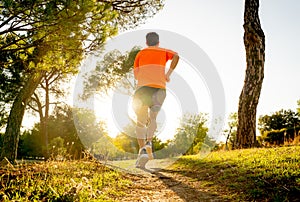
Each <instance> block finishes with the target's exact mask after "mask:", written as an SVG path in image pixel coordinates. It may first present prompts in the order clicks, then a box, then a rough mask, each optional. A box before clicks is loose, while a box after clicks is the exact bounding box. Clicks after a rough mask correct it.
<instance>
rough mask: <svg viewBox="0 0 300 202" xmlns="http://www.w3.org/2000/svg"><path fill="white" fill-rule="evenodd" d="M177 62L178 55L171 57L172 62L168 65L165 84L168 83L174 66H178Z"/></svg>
mask: <svg viewBox="0 0 300 202" xmlns="http://www.w3.org/2000/svg"><path fill="white" fill-rule="evenodd" d="M178 61H179V56H178V54H175V55H174V56H173V59H172V62H171V64H170V69H169V70H168V72H167V73H166V80H167V82H169V81H170V76H171V74H172V72H173V71H174V69H175V68H176V66H177V64H178Z"/></svg>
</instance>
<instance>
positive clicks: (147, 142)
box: [133, 32, 179, 168]
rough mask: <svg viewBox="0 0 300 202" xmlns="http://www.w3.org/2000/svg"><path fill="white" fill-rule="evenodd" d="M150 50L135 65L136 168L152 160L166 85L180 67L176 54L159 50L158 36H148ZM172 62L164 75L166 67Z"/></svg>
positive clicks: (140, 54)
mask: <svg viewBox="0 0 300 202" xmlns="http://www.w3.org/2000/svg"><path fill="white" fill-rule="evenodd" d="M146 44H147V46H148V47H147V48H145V49H143V50H141V51H140V52H139V53H138V54H137V56H136V58H135V61H134V77H135V79H136V80H137V89H136V91H135V93H134V95H133V109H134V112H135V113H136V116H137V125H136V137H137V141H138V144H139V155H138V159H137V162H136V167H139V168H145V164H146V163H147V162H148V160H149V159H150V160H151V159H153V154H152V139H153V136H154V132H155V130H156V128H157V124H156V117H157V114H158V112H159V111H160V108H161V106H162V104H163V102H164V100H165V97H166V82H169V81H170V75H171V74H172V72H173V70H174V69H175V67H176V66H177V63H178V60H179V56H178V54H177V53H176V52H174V51H172V50H168V49H164V48H160V47H159V35H158V34H157V33H156V32H149V33H148V34H147V35H146ZM169 60H171V64H170V68H169V70H168V71H167V73H165V69H166V63H167V61H169Z"/></svg>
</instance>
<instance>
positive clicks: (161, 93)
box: [146, 89, 166, 159]
mask: <svg viewBox="0 0 300 202" xmlns="http://www.w3.org/2000/svg"><path fill="white" fill-rule="evenodd" d="M165 97H166V90H165V89H159V90H158V91H157V92H156V93H154V94H153V97H152V99H153V105H152V106H151V107H150V112H149V118H150V123H149V125H148V130H147V138H146V150H147V153H148V155H149V159H153V153H152V139H153V136H154V133H155V131H156V129H157V123H156V117H157V115H158V112H159V111H160V109H161V106H162V104H163V102H164V100H165Z"/></svg>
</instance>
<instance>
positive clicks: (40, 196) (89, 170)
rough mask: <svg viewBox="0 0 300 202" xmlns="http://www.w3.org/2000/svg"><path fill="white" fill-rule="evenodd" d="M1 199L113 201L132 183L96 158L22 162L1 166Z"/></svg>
mask: <svg viewBox="0 0 300 202" xmlns="http://www.w3.org/2000/svg"><path fill="white" fill-rule="evenodd" d="M0 173H1V176H0V180H1V185H2V186H1V187H0V200H1V201H113V200H112V198H116V197H121V196H122V195H124V191H125V190H126V189H127V188H128V186H129V185H130V184H131V182H130V181H128V180H127V179H125V178H124V177H123V176H122V175H121V174H120V173H117V172H116V171H113V170H110V169H108V168H107V167H104V166H103V165H101V164H99V163H97V162H86V161H72V162H69V161H63V162H54V161H50V162H45V163H35V164H22V165H19V166H18V167H16V168H13V169H5V170H4V169H3V170H0Z"/></svg>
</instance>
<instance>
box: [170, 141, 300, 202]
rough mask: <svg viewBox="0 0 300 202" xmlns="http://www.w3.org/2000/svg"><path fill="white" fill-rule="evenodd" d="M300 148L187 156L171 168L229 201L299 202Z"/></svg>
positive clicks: (249, 150) (234, 151) (200, 186)
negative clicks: (202, 156) (203, 156)
mask: <svg viewBox="0 0 300 202" xmlns="http://www.w3.org/2000/svg"><path fill="white" fill-rule="evenodd" d="M299 152H300V147H299V146H294V147H279V148H272V149H245V150H233V151H226V152H224V151H218V152H212V153H210V154H209V155H208V156H206V157H205V158H201V157H200V156H199V155H194V156H184V157H182V158H180V159H179V160H178V161H176V163H175V165H173V166H172V167H171V169H172V170H176V172H177V173H179V174H182V175H187V176H188V177H189V178H190V179H191V180H196V181H199V183H198V185H199V188H203V189H206V190H208V191H209V192H214V193H216V194H218V195H219V194H220V195H222V196H223V197H224V200H229V201H261V200H263V201H297V199H298V196H299V194H300V189H299V185H300V184H299V179H300V170H299V161H300V156H299Z"/></svg>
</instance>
